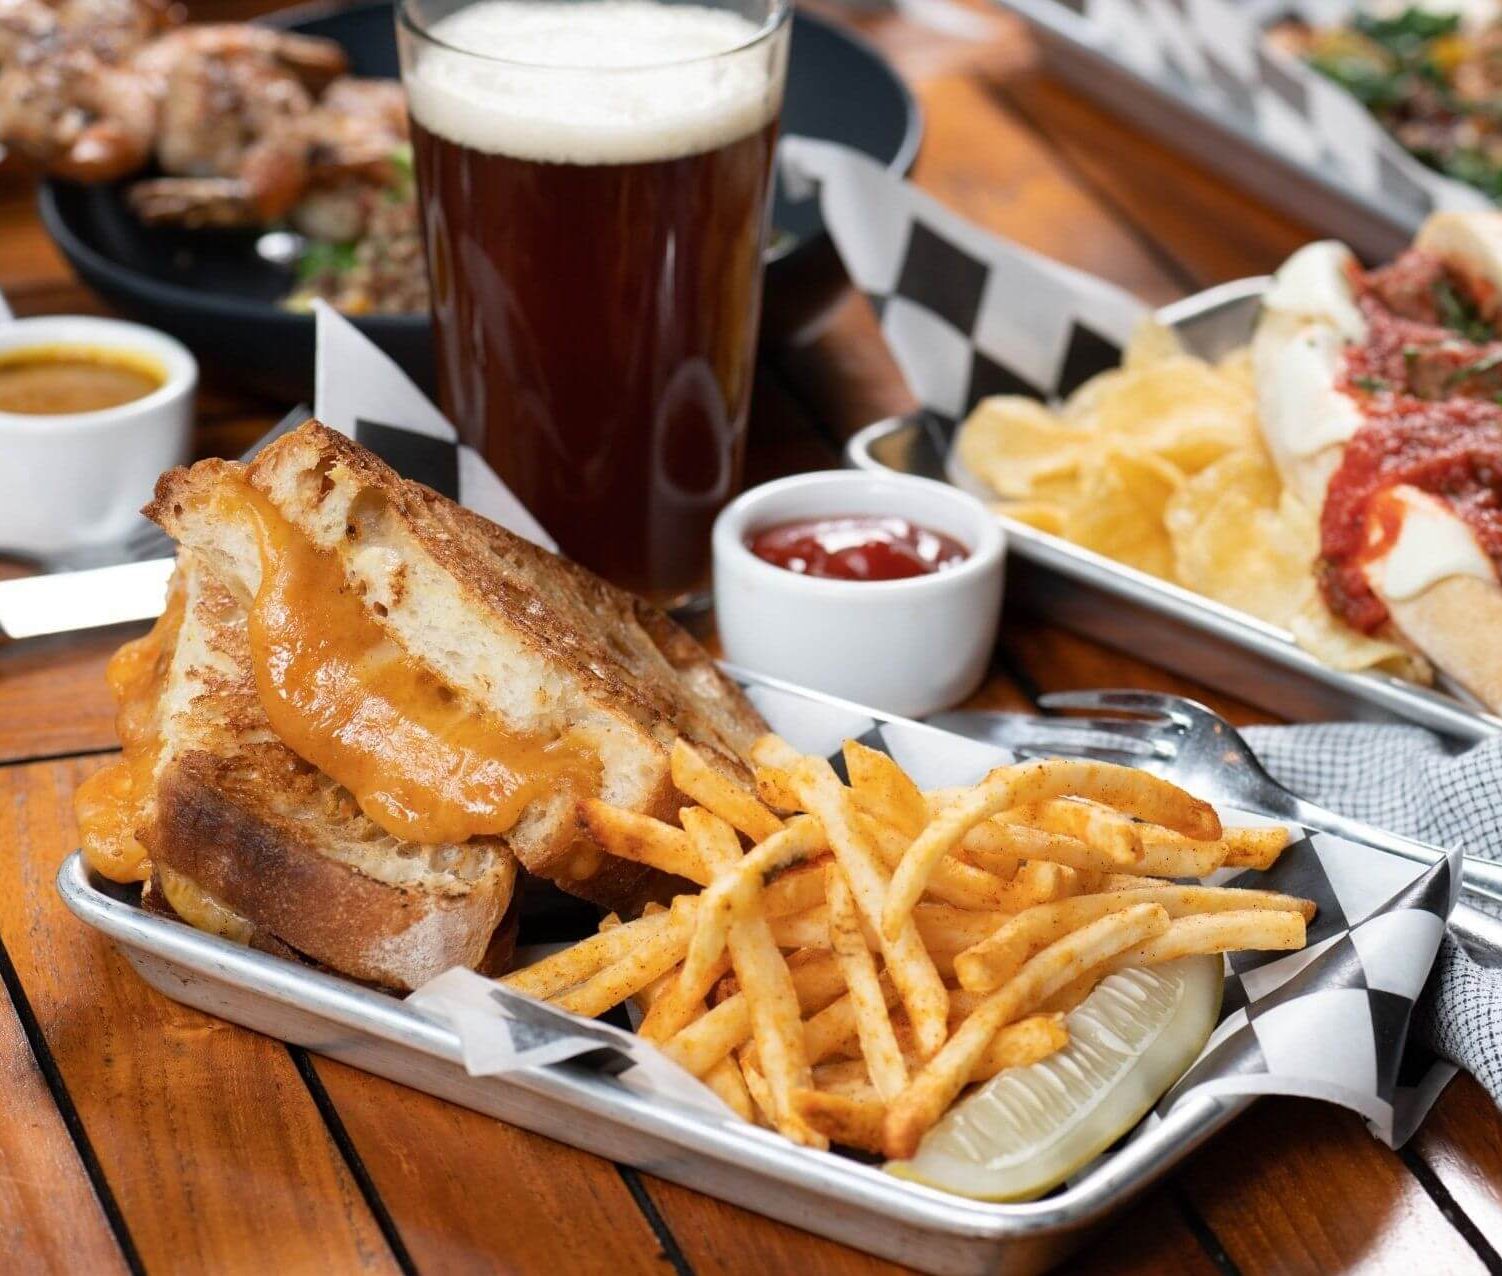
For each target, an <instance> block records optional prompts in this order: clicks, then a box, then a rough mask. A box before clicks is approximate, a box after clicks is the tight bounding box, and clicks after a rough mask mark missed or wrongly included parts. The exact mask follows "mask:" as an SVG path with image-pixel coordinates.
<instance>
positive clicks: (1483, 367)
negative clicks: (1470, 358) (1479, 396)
mask: <svg viewBox="0 0 1502 1276" xmlns="http://www.w3.org/2000/svg"><path fill="white" fill-rule="evenodd" d="M1498 366H1502V350H1494V351H1493V352H1492V353H1491V354H1489V355H1486V356H1485V357H1484V358H1481V359H1478V360H1476V362H1475V363H1472V364H1468V365H1467V366H1466V367H1464V368H1456V369H1455V371H1454V372H1452V373H1450V375H1449V376H1447V377H1446V378H1445V389H1447V390H1449V389H1452V388H1454V387H1455V386H1457V385H1460V384H1461V383H1462V382H1465V381H1469V380H1470V379H1471V378H1472V377H1480V376H1485V375H1486V374H1487V373H1488V372H1490V371H1492V370H1493V369H1494V368H1496V367H1498Z"/></svg>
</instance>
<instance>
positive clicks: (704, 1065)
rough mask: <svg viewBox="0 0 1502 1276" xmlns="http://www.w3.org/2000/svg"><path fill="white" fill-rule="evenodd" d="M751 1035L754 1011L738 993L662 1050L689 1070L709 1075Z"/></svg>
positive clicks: (721, 1003) (680, 1065) (688, 1027)
mask: <svg viewBox="0 0 1502 1276" xmlns="http://www.w3.org/2000/svg"><path fill="white" fill-rule="evenodd" d="M750 1035H751V1010H750V1007H749V1006H747V1004H746V998H745V997H744V995H742V994H741V993H736V994H735V996H733V997H727V998H726V999H725V1000H724V1001H722V1002H720V1004H719V1005H718V1006H715V1007H714V1008H713V1009H711V1010H709V1011H708V1012H707V1013H705V1014H704V1015H703V1016H701V1017H700V1018H698V1019H695V1020H694V1021H693V1022H692V1023H691V1024H689V1025H688V1026H687V1027H686V1028H684V1029H682V1030H681V1031H680V1032H678V1033H677V1034H676V1035H675V1036H673V1037H672V1038H670V1039H669V1040H668V1041H665V1042H664V1043H663V1045H662V1052H663V1053H664V1054H665V1055H667V1056H668V1058H670V1059H671V1060H673V1062H674V1063H676V1064H677V1065H678V1066H679V1067H680V1068H682V1069H683V1070H684V1071H685V1072H691V1073H692V1074H693V1075H694V1076H696V1077H705V1076H708V1075H709V1071H710V1069H711V1068H713V1067H714V1066H715V1065H716V1064H717V1063H719V1062H720V1061H721V1060H722V1059H726V1058H728V1057H729V1056H730V1055H731V1053H732V1052H734V1050H735V1048H736V1047H737V1046H739V1045H740V1044H741V1043H742V1042H743V1041H745V1040H746V1038H747V1037H749V1036H750Z"/></svg>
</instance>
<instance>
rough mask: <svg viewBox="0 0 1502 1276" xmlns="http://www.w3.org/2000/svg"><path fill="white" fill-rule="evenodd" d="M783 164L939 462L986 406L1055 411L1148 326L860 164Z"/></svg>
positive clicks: (1103, 286)
mask: <svg viewBox="0 0 1502 1276" xmlns="http://www.w3.org/2000/svg"><path fill="white" fill-rule="evenodd" d="M780 156H781V163H782V172H783V177H784V179H785V180H786V181H787V183H788V185H789V189H790V190H791V191H794V192H796V193H797V194H799V195H803V196H805V197H806V196H810V195H812V194H813V193H814V192H815V191H816V192H817V195H818V199H819V209H820V212H821V213H822V215H823V218H824V224H825V226H826V227H827V228H828V229H829V233H830V236H831V238H833V240H834V243H835V247H836V248H837V249H838V250H839V254H840V257H841V258H842V259H843V261H844V263H845V269H846V271H847V272H848V274H849V275H850V278H851V280H852V282H853V283H854V284H855V285H856V287H858V288H859V289H860V290H861V291H862V292H863V293H865V295H866V297H867V298H868V299H869V300H870V302H871V304H872V306H873V307H874V308H875V310H876V313H877V315H878V316H879V317H880V320H881V330H882V334H883V336H884V337H885V338H886V342H887V345H888V346H889V347H890V349H891V351H892V355H893V357H894V358H895V359H896V361H897V365H898V367H899V368H901V369H902V374H903V376H904V377H905V378H906V380H907V383H908V386H909V388H910V389H911V390H912V391H913V393H914V395H916V396H917V398H918V401H919V402H920V403H921V404H922V405H923V407H924V409H925V412H924V416H925V418H926V420H927V422H928V424H929V425H930V427H931V428H932V429H934V430H936V431H937V432H938V436H939V437H938V438H937V439H936V441H937V442H939V443H941V444H943V445H944V446H943V447H942V449H941V451H944V452H947V450H948V443H949V441H950V439H951V438H952V437H953V434H954V430H955V428H956V426H957V424H958V422H959V421H960V420H962V419H963V418H964V417H965V416H966V415H968V413H969V412H970V409H971V408H973V407H974V406H975V405H976V404H977V403H978V402H979V401H980V400H981V399H983V398H985V397H986V396H988V395H992V394H1025V395H1030V396H1032V397H1033V398H1038V399H1048V398H1053V397H1055V396H1062V395H1066V394H1068V393H1069V392H1070V391H1071V390H1074V389H1075V388H1077V387H1078V386H1080V385H1082V384H1083V383H1084V382H1086V381H1088V380H1089V379H1090V378H1091V377H1093V376H1095V375H1096V373H1098V372H1104V371H1105V370H1106V369H1108V368H1113V367H1115V366H1116V365H1117V364H1118V363H1119V362H1120V361H1121V352H1122V349H1123V347H1124V346H1125V344H1126V342H1127V339H1128V338H1129V337H1130V336H1131V334H1132V329H1133V328H1135V327H1136V325H1137V324H1138V322H1139V321H1140V320H1142V319H1143V318H1145V317H1146V316H1147V315H1148V314H1150V313H1151V312H1150V310H1149V308H1148V307H1147V306H1146V305H1145V304H1144V303H1143V302H1141V301H1140V300H1138V299H1137V298H1136V297H1133V296H1132V295H1131V294H1130V293H1128V292H1125V291H1123V290H1122V289H1120V288H1118V287H1116V286H1115V285H1114V284H1109V283H1107V282H1106V281H1105V280H1103V279H1097V278H1096V277H1095V276H1094V275H1088V274H1086V273H1084V272H1083V271H1079V270H1074V269H1072V268H1070V267H1068V266H1063V265H1060V264H1059V263H1058V262H1055V261H1050V260H1049V259H1048V258H1046V257H1042V256H1039V255H1038V254H1037V253H1034V252H1029V251H1028V250H1027V249H1025V248H1022V247H1021V246H1019V245H1017V244H1014V243H1011V242H1010V241H1008V240H1005V239H1002V238H999V237H998V236H996V235H992V234H989V233H988V232H986V231H984V230H982V229H981V228H980V227H978V226H975V225H973V224H972V223H970V222H968V221H966V220H965V219H964V218H962V217H960V216H959V215H958V214H956V213H953V212H951V211H950V210H949V209H947V208H945V207H944V206H943V205H942V204H940V203H939V202H938V201H937V200H935V199H933V198H932V197H931V196H929V195H926V194H924V193H923V192H922V191H920V190H918V188H917V187H915V186H913V185H912V184H911V183H908V182H905V181H903V180H902V179H901V178H899V177H896V176H895V175H893V174H892V173H889V172H888V171H887V170H886V169H884V168H883V167H882V166H881V165H879V164H877V163H876V162H875V161H873V160H871V159H870V158H868V157H867V156H865V155H863V154H861V153H860V152H859V151H854V150H851V149H850V148H848V147H844V146H839V145H837V144H835V143H832V142H822V141H815V140H813V139H811V138H803V137H792V138H788V139H787V140H786V141H784V143H783V145H782V149H781V151H780Z"/></svg>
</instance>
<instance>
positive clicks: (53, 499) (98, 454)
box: [0, 315, 198, 565]
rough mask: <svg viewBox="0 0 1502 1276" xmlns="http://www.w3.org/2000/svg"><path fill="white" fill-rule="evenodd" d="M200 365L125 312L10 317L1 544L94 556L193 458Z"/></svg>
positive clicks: (59, 559)
mask: <svg viewBox="0 0 1502 1276" xmlns="http://www.w3.org/2000/svg"><path fill="white" fill-rule="evenodd" d="M197 386H198V364H197V363H196V362H195V361H194V359H193V356H192V355H191V354H189V353H188V351H187V348H186V347H185V346H183V344H182V343H181V342H179V341H175V340H174V339H173V338H171V337H169V336H167V335H166V334H165V333H161V332H158V331H156V330H155V329H154V328H147V327H143V326H142V325H140V324H134V323H125V322H123V321H121V320H118V319H97V318H92V317H87V316H77V315H53V316H46V317H41V318H35V319H16V320H13V321H11V322H9V323H0V554H15V555H21V556H23V557H27V558H33V559H38V560H41V561H43V562H49V563H53V564H56V565H64V564H69V563H70V562H74V563H76V562H78V561H80V560H87V558H88V556H89V555H90V554H91V553H94V552H98V551H102V550H104V549H105V548H106V547H108V546H109V545H111V544H112V543H114V542H117V541H120V540H122V539H123V538H124V537H125V536H126V535H128V534H129V533H130V532H131V531H132V530H133V528H134V527H135V526H136V523H137V514H138V511H139V510H140V508H141V506H142V505H144V504H145V503H146V502H147V501H148V500H149V499H150V497H151V493H152V489H153V487H154V486H155V484H156V479H157V476H158V475H159V474H161V472H162V471H163V470H166V469H170V468H171V467H172V466H174V465H177V464H179V463H181V462H182V461H185V460H186V459H187V458H188V451H189V441H190V437H191V433H192V426H193V394H194V391H195V390H196V388H197Z"/></svg>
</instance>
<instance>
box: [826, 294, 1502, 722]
mask: <svg viewBox="0 0 1502 1276" xmlns="http://www.w3.org/2000/svg"><path fill="white" fill-rule="evenodd" d="M1265 286H1266V281H1265V280H1264V279H1243V280H1237V281H1235V282H1233V283H1228V284H1222V285H1220V286H1219V287H1216V288H1211V289H1209V290H1207V291H1205V292H1202V293H1199V294H1197V295H1195V296H1193V297H1187V298H1185V299H1184V300H1183V301H1179V302H1175V303H1174V304H1173V305H1170V306H1167V307H1165V308H1164V309H1163V310H1161V311H1159V313H1158V319H1159V320H1160V321H1161V322H1162V323H1163V324H1164V325H1166V326H1167V327H1169V328H1171V329H1173V330H1174V331H1175V332H1176V333H1177V334H1178V336H1179V337H1180V339H1181V340H1182V341H1183V343H1184V345H1185V347H1186V348H1187V349H1188V350H1189V351H1190V352H1191V353H1193V354H1196V355H1200V356H1201V357H1204V358H1208V359H1214V358H1218V357H1220V356H1222V355H1225V354H1228V353H1229V352H1231V351H1232V350H1234V349H1236V348H1238V347H1240V346H1244V345H1246V344H1247V343H1248V342H1249V341H1250V340H1251V336H1252V327H1253V324H1254V323H1255V321H1256V317H1257V309H1258V303H1259V299H1260V297H1261V295H1262V292H1263V290H1264V288H1265ZM950 442H951V439H950V433H949V430H948V429H947V428H946V427H945V426H944V425H942V424H940V423H939V422H937V421H936V420H933V419H931V418H929V417H927V416H926V415H924V414H921V413H919V414H913V415H911V416H907V417H896V418H892V419H890V420H886V421H879V422H877V423H876V424H874V425H871V426H868V427H867V428H866V429H864V430H862V431H861V432H860V433H859V434H857V435H856V436H855V437H854V438H852V439H851V440H850V442H849V443H848V444H847V446H846V459H847V461H848V463H849V464H851V465H853V466H855V467H857V468H860V469H868V470H878V471H879V470H896V471H898V472H900V473H904V474H916V475H920V476H923V477H926V478H937V479H943V480H946V481H948V482H952V483H955V484H956V485H957V486H960V487H963V488H966V489H968V490H971V491H974V492H975V493H976V494H977V495H980V496H982V497H984V496H986V495H987V493H986V489H985V487H984V485H983V484H982V483H981V482H980V481H979V480H978V479H977V478H976V477H975V476H973V475H970V474H968V473H966V472H965V471H964V470H963V468H962V467H961V466H959V464H958V463H957V460H956V458H955V457H954V456H953V455H952V454H951V449H950ZM997 517H998V518H999V519H1000V521H1001V523H1002V525H1003V526H1004V527H1005V529H1006V532H1007V537H1008V542H1009V549H1010V551H1011V554H1010V564H1009V568H1008V581H1007V600H1008V605H1009V606H1011V607H1014V608H1020V609H1023V610H1027V611H1029V612H1032V613H1034V614H1036V615H1039V616H1042V617H1044V618H1045V619H1047V620H1050V621H1053V622H1054V623H1056V624H1059V625H1062V626H1063V627H1064V628H1066V629H1070V630H1073V631H1075V632H1077V633H1081V634H1084V635H1085V636H1087V637H1089V638H1093V639H1095V640H1096V641H1097V642H1101V643H1104V644H1106V645H1107V646H1110V647H1114V648H1116V649H1117V650H1120V651H1125V652H1127V653H1128V654H1130V655H1134V656H1138V657H1140V658H1142V659H1144V660H1149V661H1151V662H1152V663H1153V664H1155V665H1160V666H1163V667H1165V668H1169V669H1174V670H1176V671H1178V672H1180V673H1182V674H1184V675H1185V676H1187V677H1191V678H1194V679H1195V680H1196V681H1199V682H1202V683H1204V684H1205V685H1206V686H1210V687H1214V688H1216V689H1217V690H1220V691H1225V692H1227V693H1229V694H1231V695H1234V696H1236V697H1238V698H1239V699H1242V700H1245V701H1248V702H1249V703H1252V704H1256V705H1259V706H1261V707H1262V708H1264V709H1268V710H1271V711H1272V712H1274V713H1277V714H1280V715H1281V716H1283V717H1286V718H1290V719H1293V720H1295V721H1311V720H1313V721H1319V720H1326V719H1342V720H1357V721H1379V722H1380V721H1388V722H1410V723H1416V724H1418V725H1420V726H1424V727H1428V728H1429V729H1431V730H1433V731H1437V732H1439V733H1441V734H1442V735H1447V736H1452V737H1455V738H1457V739H1460V740H1470V741H1475V740H1481V739H1484V738H1486V737H1488V736H1490V735H1494V734H1496V733H1498V732H1502V718H1499V717H1497V716H1496V715H1494V714H1491V713H1488V712H1486V710H1485V709H1483V708H1482V707H1481V706H1479V705H1478V704H1477V703H1476V702H1475V701H1474V700H1473V699H1472V698H1471V697H1469V696H1468V695H1466V693H1465V692H1464V691H1462V690H1460V689H1459V688H1457V687H1453V686H1444V685H1441V686H1439V687H1436V688H1429V687H1423V686H1419V685H1417V684H1415V683H1412V682H1407V681H1405V680H1403V679H1401V678H1397V677H1394V676H1392V675H1389V674H1383V673H1375V672H1364V673H1347V672H1343V671H1341V670H1338V669H1332V668H1330V667H1328V666H1327V665H1324V664H1322V663H1321V662H1320V661H1319V660H1317V659H1316V658H1315V657H1314V656H1312V655H1310V654H1309V652H1307V651H1305V650H1304V649H1303V648H1301V647H1300V646H1299V645H1298V644H1297V643H1296V642H1295V641H1294V639H1293V636H1292V635H1291V634H1289V633H1288V632H1286V631H1285V630H1283V629H1280V628H1278V627H1277V626H1275V625H1270V624H1267V623H1265V622H1263V621H1261V620H1257V619H1255V618H1254V617H1251V616H1248V615H1246V614H1245V613H1242V612H1238V611H1235V610H1233V609H1232V608H1230V607H1226V606H1223V605H1222V604H1220V603H1217V602H1214V601H1212V600H1210V599H1208V598H1205V597H1202V596H1201V595H1199V594H1195V593H1193V592H1191V591H1190V590H1187V589H1184V588H1182V587H1180V586H1178V585H1174V584H1171V583H1169V582H1167V581H1164V580H1160V579H1158V578H1157V577H1155V576H1150V575H1147V574H1146V573H1144V572H1140V571H1137V570H1135V569H1133V568H1131V567H1127V566H1124V565H1123V564H1121V563H1118V562H1115V561H1113V560H1112V559H1109V558H1106V557H1104V556H1102V555H1100V554H1097V553H1093V552H1092V551H1090V550H1087V549H1082V548H1080V547H1079V546H1077V545H1074V544H1071V543H1070V542H1069V541H1066V540H1064V539H1062V538H1060V537H1057V536H1051V535H1049V534H1048V533H1046V532H1041V531H1038V530H1037V529H1036V528H1033V527H1030V526H1028V525H1027V524H1025V523H1021V522H1018V521H1017V520H1016V519H1011V518H1007V517H1006V516H1005V515H998V516H997Z"/></svg>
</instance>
